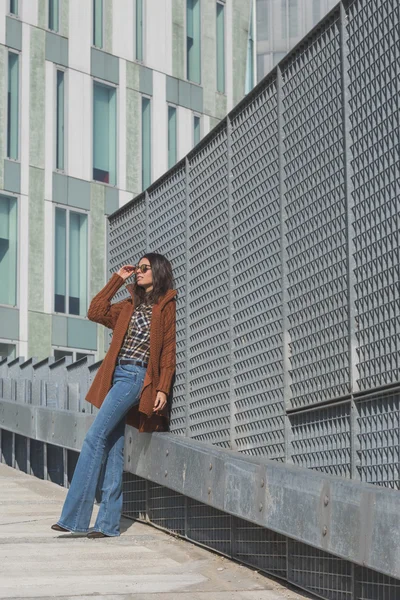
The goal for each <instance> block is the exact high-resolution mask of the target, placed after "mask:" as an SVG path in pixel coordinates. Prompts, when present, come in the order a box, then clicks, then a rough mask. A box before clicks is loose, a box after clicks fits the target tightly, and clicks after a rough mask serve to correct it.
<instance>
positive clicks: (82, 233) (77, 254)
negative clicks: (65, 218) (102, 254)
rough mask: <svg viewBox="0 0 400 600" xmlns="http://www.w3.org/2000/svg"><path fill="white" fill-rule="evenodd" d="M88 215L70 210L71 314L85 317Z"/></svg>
mask: <svg viewBox="0 0 400 600" xmlns="http://www.w3.org/2000/svg"><path fill="white" fill-rule="evenodd" d="M87 243H88V240H87V216H86V215H83V214H81V213H75V212H70V220H69V314H70V315H80V316H82V317H84V316H85V315H86V311H87V282H88V276H87V264H88V248H87Z"/></svg>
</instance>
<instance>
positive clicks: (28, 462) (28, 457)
mask: <svg viewBox="0 0 400 600" xmlns="http://www.w3.org/2000/svg"><path fill="white" fill-rule="evenodd" d="M26 472H27V474H28V475H32V465H31V438H26Z"/></svg>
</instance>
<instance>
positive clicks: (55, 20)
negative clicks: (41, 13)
mask: <svg viewBox="0 0 400 600" xmlns="http://www.w3.org/2000/svg"><path fill="white" fill-rule="evenodd" d="M59 9H60V0H49V29H51V30H52V31H58V29H59Z"/></svg>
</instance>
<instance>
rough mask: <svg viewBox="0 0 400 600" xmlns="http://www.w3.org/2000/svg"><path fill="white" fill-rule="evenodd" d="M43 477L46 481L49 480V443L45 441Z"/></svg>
mask: <svg viewBox="0 0 400 600" xmlns="http://www.w3.org/2000/svg"><path fill="white" fill-rule="evenodd" d="M43 479H44V481H47V480H48V474H47V444H46V442H43Z"/></svg>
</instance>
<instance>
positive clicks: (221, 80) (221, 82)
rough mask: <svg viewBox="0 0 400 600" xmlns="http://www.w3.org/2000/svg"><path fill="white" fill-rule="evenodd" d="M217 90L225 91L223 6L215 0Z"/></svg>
mask: <svg viewBox="0 0 400 600" xmlns="http://www.w3.org/2000/svg"><path fill="white" fill-rule="evenodd" d="M217 90H218V91H219V92H222V93H224V92H225V6H224V5H223V4H221V3H220V2H217Z"/></svg>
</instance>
